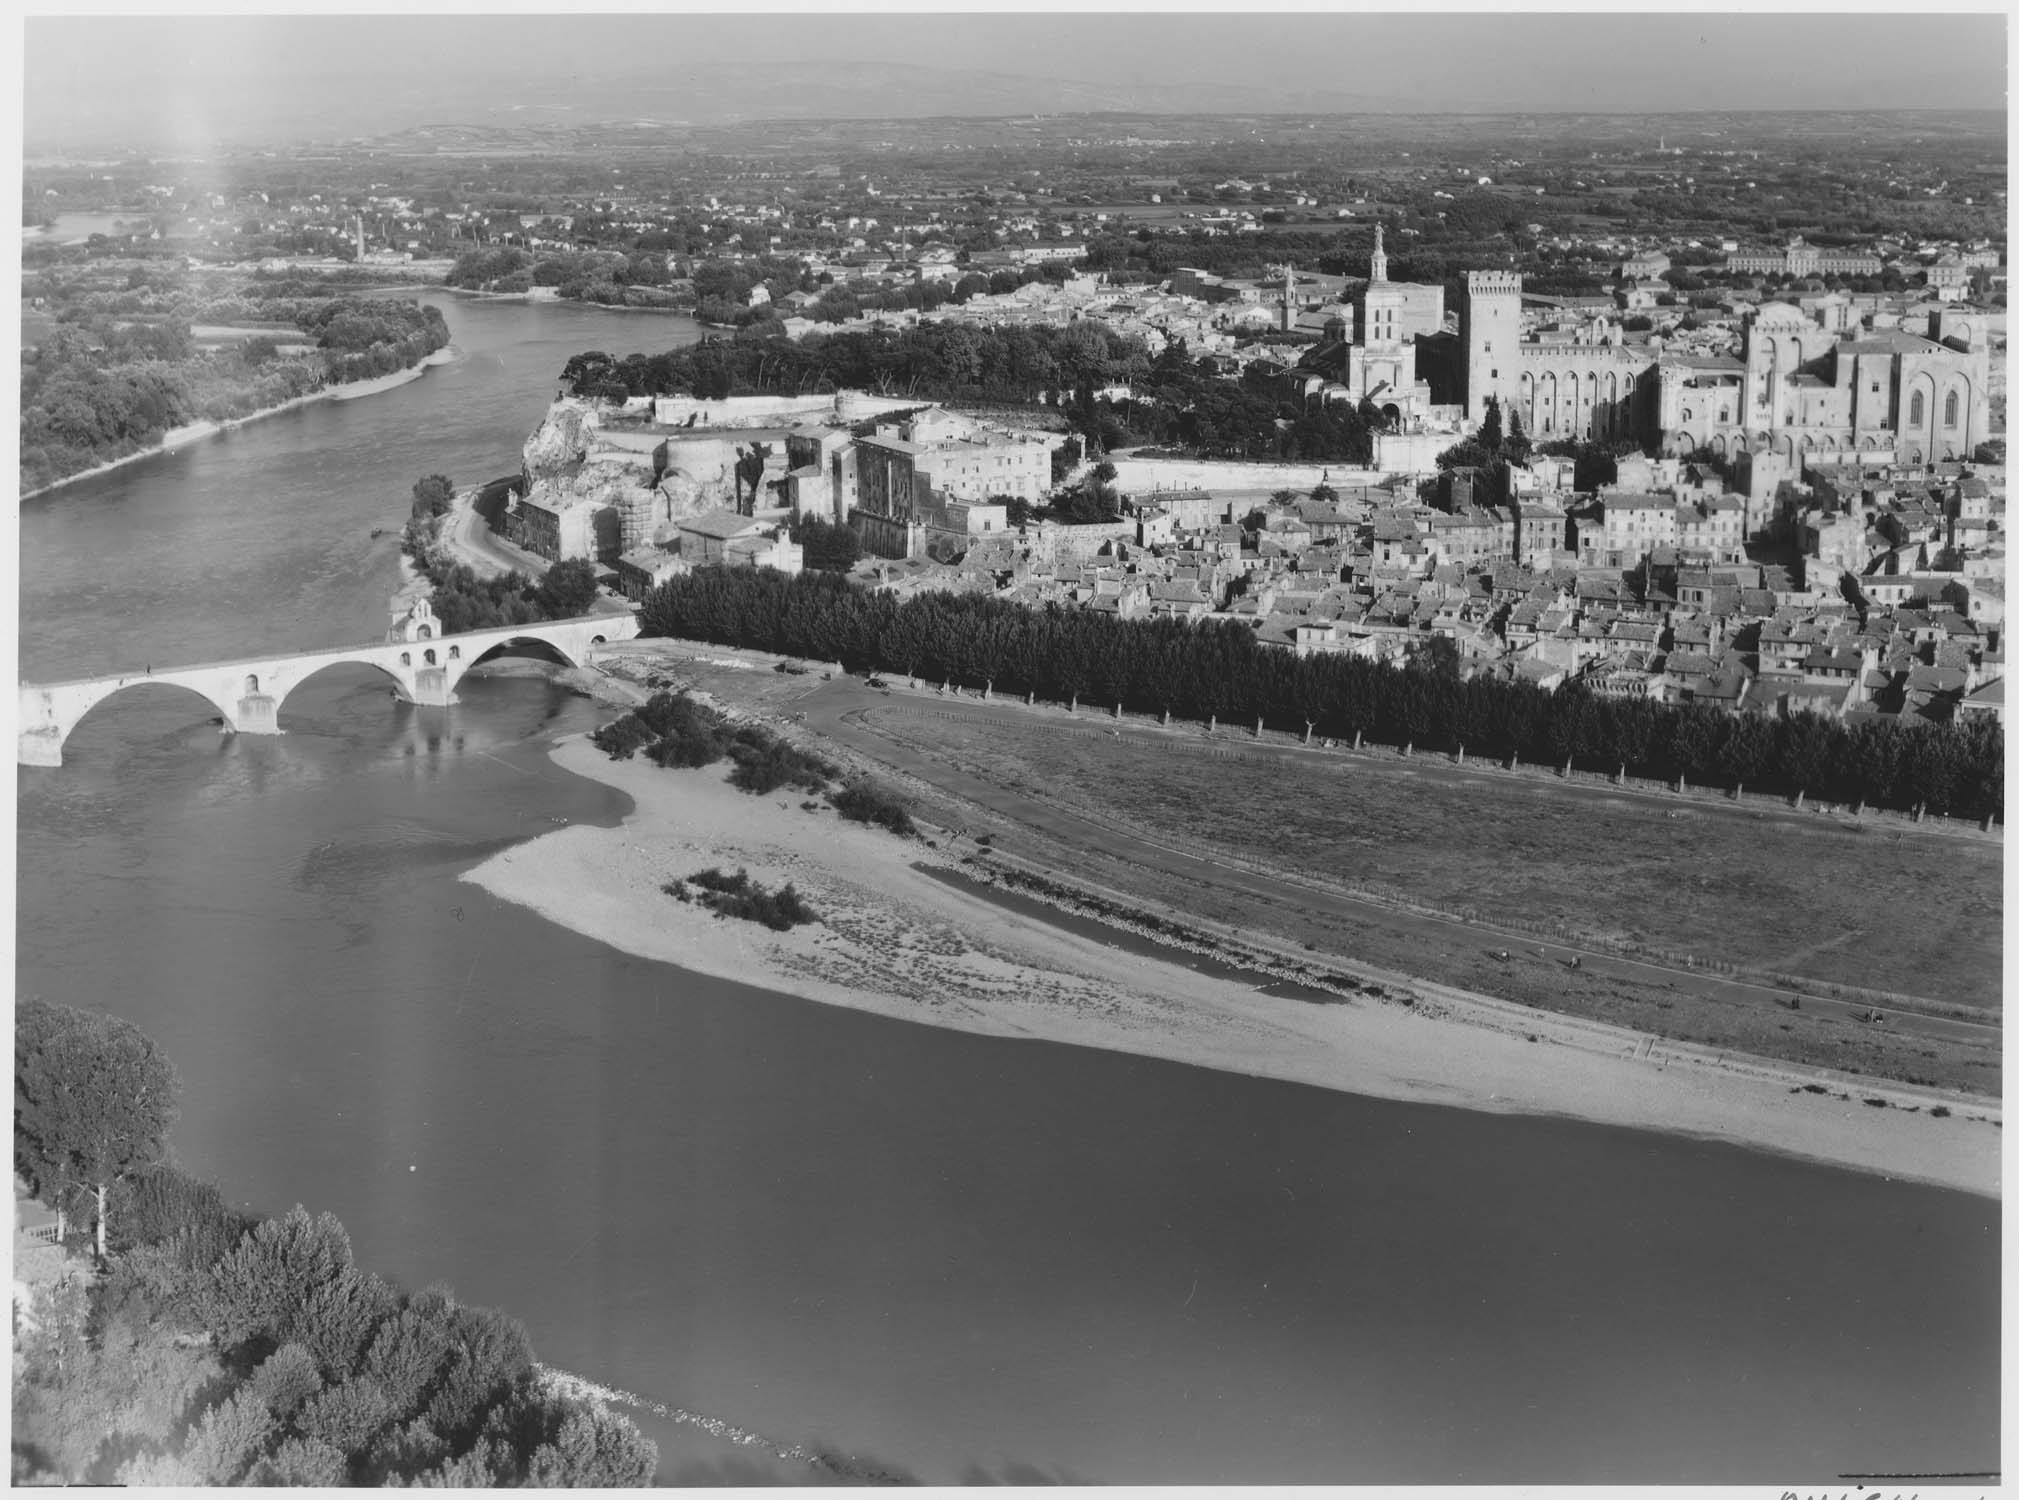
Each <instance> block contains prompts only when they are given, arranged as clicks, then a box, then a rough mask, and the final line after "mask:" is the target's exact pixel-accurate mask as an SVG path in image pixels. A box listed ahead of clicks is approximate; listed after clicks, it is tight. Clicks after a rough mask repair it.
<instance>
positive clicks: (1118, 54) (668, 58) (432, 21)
mask: <svg viewBox="0 0 2019 1500" xmlns="http://www.w3.org/2000/svg"><path fill="white" fill-rule="evenodd" d="M2005 27H2006V22H2005V18H2004V16H2003V15H2002V14H2000V13H1998V12H1995V11H1988V10H1986V11H1980V12H1979V13H1976V14H1962V15H1958V14H1934V13H1916V14H1885V13H1875V12H1862V13H1851V14H1831V13H1821V12H1810V13H1804V14H1792V15H1790V14H1782V15H1744V14H1738V15H1733V14H1725V15H1705V16H1682V15H1667V16H1638V15H1631V14H1614V13H1604V12H1585V13H1575V14H1546V13H1526V14H1522V13H1516V14H1507V13H1490V14H1450V13H1446V14H1434V13H1432V14H1425V13H1420V12H1419V13H1414V14H1389V13H1383V14H1341V13H1338V12H1336V11H1333V12H1329V13H1315V12H1311V11H1305V12H1302V13H1296V12H1291V13H1284V12H1244V13H1240V14H1226V13H1211V12H1200V11H1178V12H1169V11H1165V12H1157V11H1135V12H1128V13H1108V14H1100V15H1085V14H1076V13H1070V12H1051V13H1045V12H1032V11H1024V12H1019V13H1014V14H1002V13H985V12H979V11H966V12H956V13H952V14H948V13H947V12H946V11H945V10H944V9H940V10H936V11H934V12H930V13H911V14H900V13H891V12H888V11H885V12H882V13H863V12H855V13H837V12H836V11H835V10H833V9H829V10H826V11H800V12H787V13H774V14H762V15H752V14H749V13H748V12H745V13H742V14H736V15H721V14H714V15H709V14H665V13H657V14H654V13H631V14H617V15H612V14H603V15H596V16H556V15H541V14H533V13H520V14H506V15H478V14H459V15H434V16H426V17H404V16H386V15H379V16H371V15H355V14H353V15H342V14H336V15H321V16H316V15H293V16H279V17H274V16H265V17H261V16H214V15H213V16H208V17H201V18H173V17H169V16H163V15H158V14H156V15H141V16H137V17H136V16H125V17H113V16H95V17H78V16H75V15H70V16H65V17H61V18H56V17H45V18H31V19H30V20H29V21H28V22H27V36H26V41H27V46H26V54H25V58H24V64H25V69H26V80H25V82H26V104H27V110H26V122H25V123H26V140H27V144H28V146H29V148H30V149H31V150H32V149H34V148H35V147H36V146H37V145H38V144H39V143H42V142H45V141H48V140H50V139H52V138H53V139H62V140H73V141H74V140H80V139H82V138H91V139H103V138H104V137H106V136H107V135H118V136H129V137H131V136H137V137H139V138H142V139H149V138H152V139H156V140H160V141H163V142H164V143H166V142H169V141H173V142H174V143H176V144H177V145H179V146H181V147H183V148H191V147H201V146H202V145H203V144H204V143H205V142H206V141H209V142H213V143H215V142H221V141H224V140H230V139H241V140H242V139H247V138H251V137H256V136H259V135H261V134H278V135H284V136H287V137H297V138H298V137H301V136H307V135H316V136H329V135H338V134H345V135H347V134H364V133H371V132H373V131H375V130H377V129H382V128H386V127H387V125H388V124H389V123H399V124H405V123H411V122H412V117H413V112H414V111H415V110H422V111H424V112H425V111H429V110H432V111H434V113H433V114H432V116H431V118H435V119H440V120H444V121H452V120H454V119H456V118H458V117H459V116H466V115H468V114H469V113H470V112H471V111H472V110H475V109H479V108H486V107H490V106H491V105H493V104H494V103H495V101H497V100H499V99H501V98H518V97H525V98H540V99H545V100H549V101H558V102H566V103H568V104H570V105H572V106H573V107H574V108H576V109H578V110H580V111H581V112H582V115H583V116H584V117H594V112H595V108H596V105H597V102H598V99H599V96H604V97H609V98H611V99H613V100H614V99H615V97H616V91H617V90H618V88H619V86H620V85H623V84H626V83H631V84H642V83H648V82H650V81H651V80H652V79H654V78H655V77H657V78H665V79H677V77H678V75H679V74H680V73H681V72H683V71H686V70H691V69H695V68H705V67H708V66H710V65H715V66H718V67H723V66H730V65H737V66H752V67H757V68H760V69H761V67H762V66H763V65H764V64H765V63H767V62H813V61H821V60H825V61H829V62H832V63H834V64H836V65H837V66H838V67H845V66H846V64H848V63H850V62H863V63H879V64H896V65H908V66H913V67H925V68H948V67H952V68H966V69H977V70H986V71H990V72H995V73H1008V74H1028V75H1032V76H1034V77H1040V78H1042V77H1047V76H1049V77H1063V78H1071V79H1081V80H1087V81H1090V82H1111V83H1115V84H1119V85H1126V84H1150V83H1192V82H1197V83H1201V84H1203V83H1207V82H1211V81H1217V82H1219V83H1222V84H1233V85H1241V86H1245V87H1249V88H1280V89H1282V90H1285V91H1286V92H1287V91H1295V92H1298V93H1301V94H1304V95H1309V94H1312V93H1313V92H1318V93H1322V94H1325V95H1336V96H1337V97H1339V98H1340V99H1341V100H1342V101H1350V100H1351V99H1352V98H1355V97H1358V98H1372V99H1377V100H1380V101H1383V102H1384V103H1386V104H1388V105H1389V107H1409V108H1417V109H1423V110H1426V111H1437V110H1445V109H1466V108H1472V109H1478V108H1487V107H1491V108H1514V109H1534V110H1595V111H1626V112H1653V111H1669V110H1687V109H1816V108H1846V107H1850V108H1858V107H1863V108H1873V109H1898V108H1945V107H1946V108H1979V109H2003V108H2004V107H2005V103H2006V100H2005V87H2006V85H2005V61H2006V40H2005ZM874 97H875V96H874V95H871V99H872V101H873V100H874ZM1342 107H1351V104H1350V102H1348V103H1344V104H1342ZM752 110H753V112H755V113H761V112H762V109H761V105H760V104H759V103H756V102H754V103H753V106H752ZM623 112H624V111H623V110H622V109H613V110H612V111H611V113H612V114H615V115H621V114H622V113H623ZM881 112H883V111H881V110H876V109H870V108H865V109H863V110H862V111H861V113H865V114H870V113H881ZM892 112H896V111H892ZM394 114H397V115H398V116H400V118H399V119H398V120H397V121H396V122H394V121H391V120H390V116H392V115H394Z"/></svg>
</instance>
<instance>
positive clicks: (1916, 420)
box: [1907, 391, 1927, 427]
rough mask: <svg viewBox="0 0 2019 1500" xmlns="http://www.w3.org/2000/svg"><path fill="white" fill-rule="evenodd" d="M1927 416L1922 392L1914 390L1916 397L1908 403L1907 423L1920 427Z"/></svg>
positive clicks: (1910, 425)
mask: <svg viewBox="0 0 2019 1500" xmlns="http://www.w3.org/2000/svg"><path fill="white" fill-rule="evenodd" d="M1926 416H1927V411H1926V409H1925V408H1924V407H1923V406H1922V405H1921V393H1920V392H1919V391H1916V392H1914V399H1913V400H1912V401H1910V402H1909V403H1908V404H1907V425H1908V426H1909V427H1919V426H1920V425H1921V422H1922V420H1923V418H1925V417H1926Z"/></svg>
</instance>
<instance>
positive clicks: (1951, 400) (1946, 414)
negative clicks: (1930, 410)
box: [1942, 391, 1963, 427]
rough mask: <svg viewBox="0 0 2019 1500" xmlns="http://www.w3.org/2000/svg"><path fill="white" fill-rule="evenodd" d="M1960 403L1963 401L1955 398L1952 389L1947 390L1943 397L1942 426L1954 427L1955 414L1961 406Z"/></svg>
mask: <svg viewBox="0 0 2019 1500" xmlns="http://www.w3.org/2000/svg"><path fill="white" fill-rule="evenodd" d="M1962 405H1963V403H1962V402H1961V401H1959V400H1958V399H1957V398H1956V393H1955V392H1954V391H1951V392H1949V394H1948V396H1947V397H1945V398H1944V399H1943V401H1942V425H1943V426H1944V427H1954V426H1955V425H1956V414H1957V412H1958V411H1959V410H1960V409H1961V408H1962Z"/></svg>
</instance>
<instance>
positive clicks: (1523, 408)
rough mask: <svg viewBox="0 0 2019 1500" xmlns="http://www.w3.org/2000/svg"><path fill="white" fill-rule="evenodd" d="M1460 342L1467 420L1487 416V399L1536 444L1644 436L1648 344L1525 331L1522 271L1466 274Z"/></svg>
mask: <svg viewBox="0 0 2019 1500" xmlns="http://www.w3.org/2000/svg"><path fill="white" fill-rule="evenodd" d="M1608 327H1609V325H1608ZM1459 343H1460V346H1461V348H1462V351H1463V354H1464V360H1465V372H1464V393H1463V394H1464V401H1465V420H1466V422H1467V423H1468V424H1469V425H1472V426H1477V425H1478V424H1479V423H1481V422H1483V421H1484V420H1485V419H1486V403H1487V400H1488V398H1489V397H1490V398H1492V399H1494V400H1497V401H1498V402H1499V403H1500V410H1501V413H1502V418H1503V420H1506V419H1507V414H1509V413H1518V414H1519V415H1520V417H1521V425H1522V428H1523V430H1524V431H1526V432H1527V433H1528V435H1529V436H1530V437H1532V438H1534V439H1535V440H1536V441H1538V442H1549V441H1554V440H1556V439H1558V438H1630V439H1635V440H1639V439H1642V438H1643V437H1644V436H1645V435H1646V434H1647V429H1648V422H1647V405H1648V403H1647V400H1646V393H1645V391H1644V389H1643V381H1644V380H1645V378H1646V376H1647V371H1648V363H1649V360H1648V354H1647V350H1646V349H1645V348H1643V347H1639V346H1635V345H1628V344H1625V343H1623V342H1620V341H1618V335H1617V333H1616V332H1613V333H1611V334H1609V335H1608V341H1605V342H1597V341H1594V340H1592V339H1590V338H1586V339H1579V340H1569V341H1566V340H1560V339H1556V340H1543V339H1540V338H1534V337H1530V336H1528V335H1527V334H1526V333H1525V332H1524V330H1523V326H1522V317H1521V274H1520V272H1518V271H1469V272H1467V273H1466V277H1465V302H1464V305H1463V306H1462V307H1461V308H1460V312H1459Z"/></svg>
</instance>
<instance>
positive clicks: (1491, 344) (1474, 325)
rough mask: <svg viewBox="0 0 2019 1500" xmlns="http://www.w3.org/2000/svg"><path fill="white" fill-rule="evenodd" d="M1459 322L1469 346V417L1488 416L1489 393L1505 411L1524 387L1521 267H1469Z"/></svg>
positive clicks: (1481, 418)
mask: <svg viewBox="0 0 2019 1500" xmlns="http://www.w3.org/2000/svg"><path fill="white" fill-rule="evenodd" d="M1458 325H1459V342H1460V343H1461V344H1462V345H1463V346H1464V349H1465V420H1466V421H1467V422H1468V423H1471V424H1473V425H1475V426H1476V425H1477V424H1479V423H1480V422H1483V421H1485V420H1486V398H1487V397H1488V396H1493V397H1497V398H1498V399H1499V401H1500V405H1501V410H1502V411H1503V413H1504V412H1506V411H1508V410H1510V409H1511V408H1512V406H1513V400H1512V398H1513V395H1514V393H1515V392H1516V391H1517V390H1519V389H1520V379H1521V372H1520V369H1519V367H1518V365H1519V360H1520V357H1521V273H1520V272H1519V271H1467V272H1466V273H1465V301H1464V303H1463V304H1461V306H1460V307H1459V310H1458ZM1524 421H1525V419H1524Z"/></svg>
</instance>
